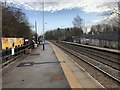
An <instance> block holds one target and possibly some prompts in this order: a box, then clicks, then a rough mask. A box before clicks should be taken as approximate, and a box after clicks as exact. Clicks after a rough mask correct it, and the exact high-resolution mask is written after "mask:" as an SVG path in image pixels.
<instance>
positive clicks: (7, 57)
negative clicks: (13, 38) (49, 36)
mask: <svg viewBox="0 0 120 90" xmlns="http://www.w3.org/2000/svg"><path fill="white" fill-rule="evenodd" d="M33 46H34V44H33V43H29V44H26V45H23V46H20V47H16V48H14V51H15V53H14V55H12V51H11V48H10V49H7V50H2V57H1V58H0V59H2V62H1V63H2V67H4V66H6V65H7V64H9V63H10V62H12V61H13V60H14V59H15V58H17V57H19V56H21V54H24V53H25V50H26V49H30V48H33Z"/></svg>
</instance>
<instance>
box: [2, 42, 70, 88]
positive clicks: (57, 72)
mask: <svg viewBox="0 0 120 90" xmlns="http://www.w3.org/2000/svg"><path fill="white" fill-rule="evenodd" d="M23 57H24V58H22V60H21V58H20V59H19V60H17V61H16V62H14V64H12V65H10V66H9V67H7V68H6V69H4V70H3V76H2V88H70V85H69V83H68V81H67V79H66V77H65V75H64V72H63V70H62V68H61V66H60V63H64V62H59V61H58V60H57V58H56V56H55V54H54V52H53V50H52V48H51V47H50V45H49V44H46V45H45V50H44V51H43V50H42V46H39V47H37V48H36V49H35V50H33V51H32V53H31V54H29V55H27V56H23Z"/></svg>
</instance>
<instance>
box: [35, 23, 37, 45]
mask: <svg viewBox="0 0 120 90" xmlns="http://www.w3.org/2000/svg"><path fill="white" fill-rule="evenodd" d="M35 32H36V35H35V42H36V44H37V22H36V21H35Z"/></svg>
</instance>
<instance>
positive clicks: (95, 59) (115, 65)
mask: <svg viewBox="0 0 120 90" xmlns="http://www.w3.org/2000/svg"><path fill="white" fill-rule="evenodd" d="M54 44H55V45H57V46H59V47H60V48H62V49H64V50H65V51H67V52H68V53H70V54H72V55H74V56H75V57H77V58H79V59H80V60H82V61H84V62H85V63H87V64H89V65H90V66H92V67H94V68H95V69H97V70H98V71H100V72H102V73H103V74H105V75H107V76H109V78H111V79H113V80H114V81H115V82H117V83H118V84H120V77H119V74H120V67H119V64H120V63H119V62H118V59H117V58H116V57H115V55H114V56H113V57H112V54H111V55H110V57H109V53H106V54H107V55H106V54H104V53H103V52H100V51H97V50H91V49H87V48H82V47H80V46H76V45H71V44H65V43H59V44H58V43H54ZM98 54H99V55H98ZM116 56H117V55H116Z"/></svg>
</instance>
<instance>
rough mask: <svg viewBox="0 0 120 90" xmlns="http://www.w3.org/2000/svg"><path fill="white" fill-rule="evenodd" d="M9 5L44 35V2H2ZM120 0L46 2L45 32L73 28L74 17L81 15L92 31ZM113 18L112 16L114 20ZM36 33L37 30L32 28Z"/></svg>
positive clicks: (28, 0) (29, 0)
mask: <svg viewBox="0 0 120 90" xmlns="http://www.w3.org/2000/svg"><path fill="white" fill-rule="evenodd" d="M2 1H3V2H5V1H6V2H7V4H8V5H11V6H14V7H17V8H20V9H22V11H23V12H24V13H25V14H26V16H27V18H28V21H29V23H30V25H32V26H34V25H35V22H36V23H37V32H38V34H42V33H43V0H2ZM118 1H119V0H74V1H73V0H44V32H45V31H48V30H53V29H56V28H58V27H59V28H68V27H73V24H72V21H73V19H74V17H76V16H77V15H79V16H80V17H81V18H83V20H84V22H85V23H84V26H85V27H87V28H88V30H87V31H89V30H90V27H91V26H92V25H94V24H99V23H102V22H103V20H104V19H106V18H107V17H106V16H103V15H102V14H103V12H106V11H109V10H111V9H113V7H115V6H116V5H117V4H116V2H118ZM112 17H113V16H111V18H112ZM32 29H33V31H35V28H34V27H33V28H32Z"/></svg>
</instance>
